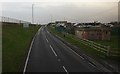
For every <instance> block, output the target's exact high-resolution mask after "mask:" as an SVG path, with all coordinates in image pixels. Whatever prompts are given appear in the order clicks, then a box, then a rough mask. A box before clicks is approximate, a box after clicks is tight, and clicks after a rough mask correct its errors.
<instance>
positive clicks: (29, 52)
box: [23, 37, 35, 74]
mask: <svg viewBox="0 0 120 74" xmlns="http://www.w3.org/2000/svg"><path fill="white" fill-rule="evenodd" d="M34 39H35V37H34V38H33V40H32V42H31V45H30V49H29V51H28V55H27V59H26V62H25V66H24V71H23V74H25V71H26V68H27V63H28V59H29V57H30V52H31V49H32V45H33V41H34Z"/></svg>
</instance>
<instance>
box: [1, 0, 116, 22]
mask: <svg viewBox="0 0 120 74" xmlns="http://www.w3.org/2000/svg"><path fill="white" fill-rule="evenodd" d="M32 4H34V22H35V23H48V22H50V21H51V17H52V21H56V20H67V21H70V22H75V23H77V22H92V21H100V22H110V21H117V20H118V3H117V2H37V3H32V2H7V3H2V10H1V11H2V15H1V16H6V17H12V18H16V19H22V20H26V21H30V22H31V11H32V9H31V8H32Z"/></svg>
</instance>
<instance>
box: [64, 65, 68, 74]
mask: <svg viewBox="0 0 120 74" xmlns="http://www.w3.org/2000/svg"><path fill="white" fill-rule="evenodd" d="M63 69H64V70H65V72H66V73H67V74H68V71H67V69H66V68H65V66H63Z"/></svg>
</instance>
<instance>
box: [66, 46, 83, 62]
mask: <svg viewBox="0 0 120 74" xmlns="http://www.w3.org/2000/svg"><path fill="white" fill-rule="evenodd" d="M68 48H69V49H70V50H71V51H72V52H74V53H75V54H76V55H78V56H79V57H80V58H81V59H83V60H84V58H83V57H82V56H80V55H79V54H78V53H76V52H75V51H73V50H72V49H71V48H70V47H68Z"/></svg>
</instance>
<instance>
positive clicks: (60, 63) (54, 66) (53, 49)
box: [23, 26, 112, 74]
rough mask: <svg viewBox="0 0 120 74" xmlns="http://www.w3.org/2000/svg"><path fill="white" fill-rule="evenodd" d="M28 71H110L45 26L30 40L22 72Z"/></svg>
mask: <svg viewBox="0 0 120 74" xmlns="http://www.w3.org/2000/svg"><path fill="white" fill-rule="evenodd" d="M29 72H65V73H67V74H68V73H70V72H109V74H110V73H111V71H110V70H109V69H107V68H105V67H104V66H103V65H101V64H100V63H98V62H97V61H95V60H94V59H92V58H90V57H89V56H87V55H85V54H84V53H82V54H78V53H77V51H74V50H73V49H72V48H71V47H70V46H68V45H66V44H65V43H64V42H63V41H61V40H60V39H59V38H57V37H55V36H54V35H52V34H51V33H49V32H48V31H47V29H46V27H45V26H42V27H41V28H40V29H39V30H38V32H37V33H36V35H35V37H34V38H33V41H32V42H31V46H30V49H29V52H28V55H27V58H26V62H25V67H24V72H23V73H24V74H26V73H29ZM102 74H103V73H102ZM105 74H106V73H105ZM111 74H112V73H111Z"/></svg>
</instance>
